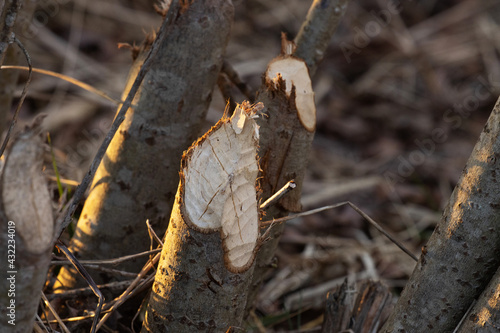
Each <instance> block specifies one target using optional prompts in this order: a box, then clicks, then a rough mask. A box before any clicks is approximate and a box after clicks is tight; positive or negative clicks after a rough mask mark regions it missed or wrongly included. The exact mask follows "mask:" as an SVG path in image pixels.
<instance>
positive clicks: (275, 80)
mask: <svg viewBox="0 0 500 333" xmlns="http://www.w3.org/2000/svg"><path fill="white" fill-rule="evenodd" d="M285 44H286V43H285ZM283 51H285V50H283ZM304 91H305V92H304ZM257 101H258V102H262V103H263V104H264V110H263V113H264V115H265V116H264V117H261V118H260V119H258V120H257V121H258V124H259V126H260V140H259V157H260V166H261V169H262V180H261V188H262V193H261V198H263V199H264V200H265V199H267V198H269V197H270V196H271V195H273V194H274V193H275V192H276V191H278V190H279V189H280V188H281V187H283V186H284V185H285V184H286V183H287V182H288V181H290V180H292V179H293V180H295V183H296V185H297V187H296V188H295V189H294V190H293V191H291V192H290V193H288V194H287V195H286V196H285V197H283V198H282V199H281V200H280V201H279V202H278V203H277V204H276V205H274V206H272V207H270V208H269V209H267V210H266V211H265V214H264V219H266V220H270V219H272V218H277V217H282V216H284V215H287V214H288V212H298V211H300V210H301V205H300V195H301V189H302V183H303V179H304V175H305V170H306V166H307V156H308V155H309V151H310V149H311V144H312V140H313V137H314V130H315V127H316V108H315V106H314V93H313V92H312V87H311V79H310V78H309V73H308V70H307V67H306V64H305V63H304V62H303V61H302V60H300V59H297V58H293V57H291V56H290V55H285V56H282V57H278V58H276V59H275V60H273V61H272V62H271V63H270V64H269V67H268V69H267V71H266V74H265V77H264V84H263V87H262V88H261V89H260V90H259V92H258V95H257ZM283 228H284V225H283V224H278V225H274V226H272V229H271V231H270V233H269V235H268V236H269V237H268V238H267V239H266V241H265V242H264V243H263V244H262V247H261V248H260V250H259V252H258V254H257V260H256V267H255V273H254V277H253V282H252V287H251V290H250V297H249V300H248V305H247V310H248V309H250V308H251V307H252V306H253V301H254V299H255V297H256V295H257V293H258V290H259V286H260V284H261V283H262V281H263V279H264V278H265V275H266V273H267V272H268V270H269V268H270V265H271V261H272V258H273V257H274V253H275V252H276V248H277V246H278V242H279V239H280V236H281V233H282V232H283Z"/></svg>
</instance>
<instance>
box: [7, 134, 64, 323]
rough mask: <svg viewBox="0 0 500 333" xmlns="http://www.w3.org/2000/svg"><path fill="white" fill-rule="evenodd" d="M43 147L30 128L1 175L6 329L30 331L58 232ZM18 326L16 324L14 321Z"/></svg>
mask: <svg viewBox="0 0 500 333" xmlns="http://www.w3.org/2000/svg"><path fill="white" fill-rule="evenodd" d="M43 152H44V149H43V145H42V142H41V140H40V138H39V137H38V135H36V134H34V133H33V132H31V131H30V132H26V133H24V134H22V135H21V136H20V137H18V138H17V139H16V140H15V142H14V143H13V144H12V146H11V148H10V149H8V151H7V154H6V156H7V158H6V162H5V166H4V168H3V171H2V176H1V177H2V178H1V196H2V202H1V206H2V209H1V212H0V220H1V226H0V258H1V259H0V260H1V262H2V265H1V267H2V270H3V274H2V276H3V278H2V281H1V283H0V304H1V306H0V309H1V311H0V312H1V316H2V319H1V320H0V331H1V332H31V331H32V330H33V323H34V321H35V315H36V313H37V309H38V304H39V302H40V292H41V291H42V288H43V286H44V283H45V280H46V277H47V270H48V268H49V264H50V259H51V252H52V248H53V245H54V240H55V236H56V229H57V228H56V227H55V225H54V218H53V215H52V202H51V199H50V194H49V190H48V187H47V181H46V179H45V175H44V174H43V172H42V163H43ZM13 324H15V325H13Z"/></svg>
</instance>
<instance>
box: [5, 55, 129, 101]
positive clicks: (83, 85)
mask: <svg viewBox="0 0 500 333" xmlns="http://www.w3.org/2000/svg"><path fill="white" fill-rule="evenodd" d="M0 69H21V70H25V71H29V67H26V66H11V65H6V66H1V67H0ZM32 71H33V72H35V73H39V74H44V75H48V76H52V77H55V78H58V79H61V80H63V81H66V82H68V83H71V84H73V85H75V86H77V87H80V88H82V89H84V90H87V91H88V92H90V93H93V94H96V95H97V96H101V97H102V98H104V99H107V100H108V101H110V102H113V103H114V104H116V105H120V103H121V101H120V100H117V99H114V98H113V97H111V96H109V95H108V94H106V93H105V92H104V91H102V90H99V89H97V88H94V87H93V86H91V85H90V84H87V83H85V82H82V81H80V80H78V79H75V78H73V77H71V76H68V75H64V74H61V73H56V72H53V71H49V70H47V69H41V68H32Z"/></svg>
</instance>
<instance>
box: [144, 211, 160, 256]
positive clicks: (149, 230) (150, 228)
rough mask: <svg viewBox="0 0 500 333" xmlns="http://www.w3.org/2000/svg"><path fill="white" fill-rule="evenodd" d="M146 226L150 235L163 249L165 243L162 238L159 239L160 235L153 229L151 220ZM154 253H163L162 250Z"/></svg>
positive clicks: (147, 221)
mask: <svg viewBox="0 0 500 333" xmlns="http://www.w3.org/2000/svg"><path fill="white" fill-rule="evenodd" d="M146 225H147V227H148V233H149V235H150V236H152V237H153V238H154V239H155V240H156V241H157V242H158V244H160V246H161V247H163V242H162V241H161V239H160V237H158V235H157V234H156V232H155V231H154V229H153V227H151V224H150V223H149V219H147V220H146ZM153 251H161V249H156V250H153ZM149 252H152V251H149Z"/></svg>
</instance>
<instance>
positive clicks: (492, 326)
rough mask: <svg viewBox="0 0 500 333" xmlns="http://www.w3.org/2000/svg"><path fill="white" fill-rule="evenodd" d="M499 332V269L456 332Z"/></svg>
mask: <svg viewBox="0 0 500 333" xmlns="http://www.w3.org/2000/svg"><path fill="white" fill-rule="evenodd" d="M470 332H474V333H498V332H500V269H497V272H496V273H495V275H494V276H493V278H492V279H491V281H490V283H489V284H488V286H487V287H486V289H485V290H484V291H483V292H482V294H481V296H480V297H479V299H478V301H477V303H476V304H474V306H473V308H472V309H471V311H470V312H469V313H468V314H467V316H466V318H465V320H464V321H463V323H462V325H461V326H460V329H459V330H458V331H457V333H470Z"/></svg>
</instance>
